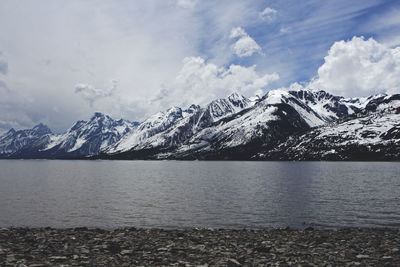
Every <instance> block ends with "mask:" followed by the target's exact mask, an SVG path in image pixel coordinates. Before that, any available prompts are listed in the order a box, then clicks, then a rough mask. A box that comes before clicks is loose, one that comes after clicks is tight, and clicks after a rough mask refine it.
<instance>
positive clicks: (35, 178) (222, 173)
mask: <svg viewBox="0 0 400 267" xmlns="http://www.w3.org/2000/svg"><path fill="white" fill-rule="evenodd" d="M310 225H311V226H314V227H321V228H337V227H350V226H351V227H395V228H399V227H400V163H394V162H392V163H390V162H388V163H382V162H202V161H62V160H0V226H1V227H7V226H34V227H44V226H51V227H77V226H87V227H102V228H110V227H124V226H130V227H146V228H147V227H158V228H186V227H202V228H203V227H211V228H256V229H258V228H265V227H277V226H279V227H284V226H290V227H296V228H303V227H307V226H310Z"/></svg>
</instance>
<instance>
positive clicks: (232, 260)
mask: <svg viewBox="0 0 400 267" xmlns="http://www.w3.org/2000/svg"><path fill="white" fill-rule="evenodd" d="M399 247H400V230H399V229H356V228H354V229H340V230H318V229H314V228H307V229H306V230H294V229H290V228H279V229H265V230H224V229H185V230H163V229H136V228H122V229H109V230H105V229H90V228H89V229H88V228H75V229H52V228H2V229H0V266H4V265H5V266H28V267H41V266H88V265H89V266H200V267H206V266H215V265H218V266H259V265H264V266H268V265H269V266H271V265H272V266H289V265H290V266H358V265H360V266H384V265H385V266H386V265H390V264H391V265H393V264H394V265H393V266H395V264H396V263H398V262H400V253H399V249H398V248H399Z"/></svg>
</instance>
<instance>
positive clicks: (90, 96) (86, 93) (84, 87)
mask: <svg viewBox="0 0 400 267" xmlns="http://www.w3.org/2000/svg"><path fill="white" fill-rule="evenodd" d="M112 83H113V85H112V87H111V88H110V89H107V90H101V89H96V88H95V87H94V86H92V85H90V84H85V83H79V84H77V85H75V93H77V94H79V95H80V96H81V97H82V98H83V99H84V100H86V101H87V102H88V103H89V105H90V106H91V107H92V106H93V103H94V102H95V101H97V100H99V99H101V98H106V97H110V96H113V95H114V93H115V91H116V90H117V82H116V81H112Z"/></svg>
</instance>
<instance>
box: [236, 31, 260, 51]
mask: <svg viewBox="0 0 400 267" xmlns="http://www.w3.org/2000/svg"><path fill="white" fill-rule="evenodd" d="M230 38H231V39H234V38H239V39H238V40H237V41H236V42H235V43H234V44H233V46H232V48H233V50H234V52H235V54H236V55H237V56H239V57H248V56H251V55H253V54H254V53H261V47H260V46H259V45H258V44H257V42H256V41H254V39H253V38H251V37H250V36H249V35H248V34H247V32H246V31H245V30H244V29H243V28H241V27H236V28H233V29H232V30H231V34H230Z"/></svg>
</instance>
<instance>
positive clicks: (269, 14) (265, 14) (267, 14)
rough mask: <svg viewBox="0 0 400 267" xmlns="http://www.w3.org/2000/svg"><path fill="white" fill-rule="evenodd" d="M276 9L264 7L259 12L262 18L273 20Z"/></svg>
mask: <svg viewBox="0 0 400 267" xmlns="http://www.w3.org/2000/svg"><path fill="white" fill-rule="evenodd" d="M277 13H278V11H277V10H276V9H273V8H270V7H266V8H265V9H264V10H263V11H262V12H261V13H260V17H261V18H262V19H264V20H269V21H273V20H274V19H275V18H276V14H277Z"/></svg>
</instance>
